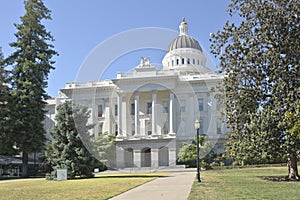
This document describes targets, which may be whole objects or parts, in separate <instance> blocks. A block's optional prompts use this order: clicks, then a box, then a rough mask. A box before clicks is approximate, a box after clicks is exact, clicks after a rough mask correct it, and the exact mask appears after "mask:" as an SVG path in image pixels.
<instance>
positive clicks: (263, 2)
mask: <svg viewBox="0 0 300 200" xmlns="http://www.w3.org/2000/svg"><path fill="white" fill-rule="evenodd" d="M228 12H229V14H230V15H231V16H238V17H239V19H240V23H238V24H235V23H233V22H230V21H227V22H226V24H225V26H224V27H223V29H222V30H220V31H218V32H217V33H216V34H213V35H212V39H211V42H212V44H211V52H212V53H213V54H214V55H215V56H216V57H217V58H219V59H220V67H221V70H220V71H221V72H222V73H223V75H224V79H223V85H222V86H221V91H222V92H223V93H222V94H223V95H222V96H220V100H221V102H222V103H223V105H225V106H224V107H225V110H224V115H225V118H226V120H227V124H228V125H229V127H230V128H231V130H232V133H231V134H230V135H229V140H228V143H227V151H228V153H229V155H231V156H232V157H234V158H236V159H240V160H248V159H249V158H256V159H257V160H259V159H265V160H276V159H278V158H283V157H286V158H287V159H288V160H289V161H291V162H292V163H294V164H292V165H293V166H291V163H290V162H289V163H288V164H289V166H290V167H289V169H292V170H290V171H289V178H296V179H298V178H299V177H298V170H297V164H295V162H297V156H299V153H298V151H296V149H299V148H300V140H299V138H296V137H292V134H291V131H290V127H293V125H291V124H289V123H291V121H289V120H285V119H286V113H295V111H296V107H297V105H298V104H299V99H300V79H299V77H300V59H299V58H300V31H299V30H300V16H299V13H300V1H299V0H251V1H250V0H232V1H231V3H230V5H229V8H228ZM292 123H294V122H292Z"/></svg>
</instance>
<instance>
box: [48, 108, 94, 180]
mask: <svg viewBox="0 0 300 200" xmlns="http://www.w3.org/2000/svg"><path fill="white" fill-rule="evenodd" d="M88 119H89V112H88V110H87V108H86V107H82V106H79V105H74V104H72V102H65V103H63V104H61V105H59V106H58V107H57V115H56V116H55V120H56V125H55V127H54V129H53V131H51V133H50V134H51V136H52V138H53V141H52V148H53V153H52V154H51V155H49V159H50V160H49V163H50V164H51V165H52V166H51V167H52V168H53V169H54V171H53V173H52V176H54V177H55V176H56V170H57V169H59V168H67V170H68V177H69V178H71V179H72V178H75V176H83V177H90V176H92V170H93V168H94V167H95V166H96V165H97V164H99V162H98V161H97V160H96V159H95V158H93V156H92V155H91V153H90V152H89V151H88V150H87V148H86V147H85V146H84V142H83V141H84V140H85V141H87V140H90V136H89V132H88V130H89V129H91V128H92V126H91V125H88V124H87V122H88Z"/></svg>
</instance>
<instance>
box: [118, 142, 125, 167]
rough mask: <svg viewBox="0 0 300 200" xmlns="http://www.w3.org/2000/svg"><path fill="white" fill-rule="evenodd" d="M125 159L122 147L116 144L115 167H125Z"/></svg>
mask: <svg viewBox="0 0 300 200" xmlns="http://www.w3.org/2000/svg"><path fill="white" fill-rule="evenodd" d="M124 164H125V161H124V149H123V148H121V147H119V146H116V165H117V168H123V167H125V165H124Z"/></svg>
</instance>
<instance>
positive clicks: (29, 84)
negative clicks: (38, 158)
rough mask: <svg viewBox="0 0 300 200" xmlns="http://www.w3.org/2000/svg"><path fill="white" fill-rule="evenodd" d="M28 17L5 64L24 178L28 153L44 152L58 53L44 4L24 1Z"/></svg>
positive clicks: (21, 26) (47, 11) (24, 18)
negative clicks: (51, 77)
mask: <svg viewBox="0 0 300 200" xmlns="http://www.w3.org/2000/svg"><path fill="white" fill-rule="evenodd" d="M24 5H25V10H26V13H25V15H24V16H23V17H21V23H20V24H15V26H16V28H17V33H16V34H15V36H16V42H13V43H11V44H10V46H11V47H13V48H15V51H14V52H13V53H12V55H10V56H9V57H8V58H7V60H6V62H7V63H8V64H9V65H11V66H12V90H13V91H12V105H13V106H12V110H11V113H12V116H11V120H12V122H13V123H14V124H13V129H12V133H13V136H12V138H14V140H15V144H16V147H17V149H18V150H19V151H21V152H22V162H23V164H22V176H23V177H26V176H28V170H27V168H28V153H31V152H38V151H41V150H42V149H43V148H44V144H45V131H44V128H43V123H42V122H43V119H44V113H45V112H44V107H45V101H44V100H45V98H47V95H46V92H45V88H46V87H47V79H48V75H49V72H50V70H51V69H54V67H53V64H54V61H53V60H52V57H53V56H54V55H56V54H57V53H56V52H55V51H54V50H53V45H51V44H49V42H52V41H53V38H52V36H51V34H50V33H49V32H47V30H46V29H45V26H44V25H43V24H42V20H44V19H46V20H50V19H51V16H50V10H48V9H47V8H46V7H45V5H44V3H43V1H42V0H25V1H24Z"/></svg>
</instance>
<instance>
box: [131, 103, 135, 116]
mask: <svg viewBox="0 0 300 200" xmlns="http://www.w3.org/2000/svg"><path fill="white" fill-rule="evenodd" d="M130 114H131V115H134V114H135V104H134V103H132V104H131V112H130Z"/></svg>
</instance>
